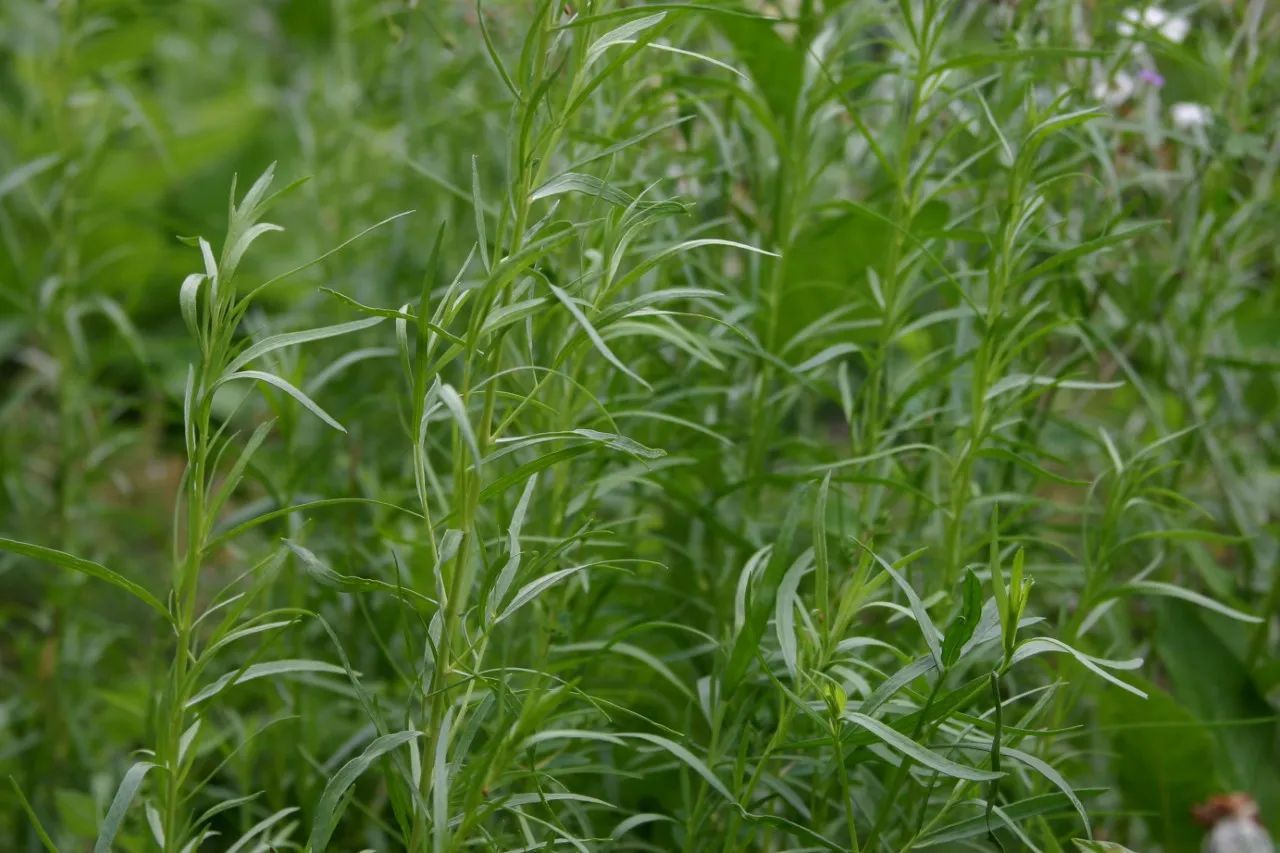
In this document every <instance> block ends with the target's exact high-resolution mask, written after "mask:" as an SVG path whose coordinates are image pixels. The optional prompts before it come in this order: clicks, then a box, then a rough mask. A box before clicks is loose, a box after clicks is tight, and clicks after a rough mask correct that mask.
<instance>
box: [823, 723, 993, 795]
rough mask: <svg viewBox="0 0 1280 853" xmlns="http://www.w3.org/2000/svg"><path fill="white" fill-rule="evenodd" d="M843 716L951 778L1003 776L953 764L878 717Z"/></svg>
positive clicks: (972, 779) (970, 779)
mask: <svg viewBox="0 0 1280 853" xmlns="http://www.w3.org/2000/svg"><path fill="white" fill-rule="evenodd" d="M844 719H845V720H848V721H849V722H851V723H853V724H854V725H855V726H859V727H860V728H863V729H866V730H867V731H868V732H870V733H871V734H873V735H875V736H876V738H877V739H878V740H880V741H881V742H883V743H884V744H885V745H887V746H888V747H889V748H891V749H892V750H894V751H895V752H899V753H901V754H903V755H905V756H908V757H909V758H911V759H912V760H914V761H916V762H917V763H919V764H922V765H924V766H925V767H928V768H929V769H930V770H935V771H937V772H938V773H941V774H942V775H943V776H947V777H950V778H952V779H964V780H965V781H967V782H990V781H991V780H993V779H1000V778H1003V776H1004V774H1003V773H993V772H991V771H990V770H979V769H978V768H976V767H969V766H967V765H964V764H957V763H956V762H954V761H951V760H950V759H946V758H943V757H942V756H941V755H938V754H937V753H936V752H933V751H931V750H929V749H927V748H925V747H924V746H921V745H920V744H918V743H916V742H915V741H914V740H912V739H911V738H909V737H907V736H906V735H904V734H902V733H901V732H899V731H896V730H895V729H892V728H890V727H889V726H886V725H885V724H884V723H882V722H880V721H879V720H874V719H872V718H871V717H868V716H867V715H866V714H860V713H858V712H857V711H846V712H845V714H844Z"/></svg>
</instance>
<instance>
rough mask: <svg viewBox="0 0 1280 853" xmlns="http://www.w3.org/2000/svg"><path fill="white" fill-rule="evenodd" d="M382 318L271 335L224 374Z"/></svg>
mask: <svg viewBox="0 0 1280 853" xmlns="http://www.w3.org/2000/svg"><path fill="white" fill-rule="evenodd" d="M383 319H384V318H382V317H370V318H369V319H367V320H355V321H353V322H350V323H340V324H338V325H336V326H324V327H322V328H319V329H305V330H303V331H299V332H285V333H284V334H281V335H272V336H271V337H269V338H264V339H262V340H260V341H258V342H257V343H256V344H253V345H252V346H250V347H248V348H247V349H245V351H244V352H242V353H240V355H238V356H236V357H235V358H233V359H232V360H231V363H230V364H228V365H227V367H226V372H227V373H234V372H236V371H237V370H239V369H240V368H242V367H244V366H245V365H246V364H248V363H249V362H251V361H253V360H254V359H256V358H261V357H262V356H264V355H266V354H267V353H269V352H274V351H275V350H278V349H283V348H284V347H290V346H294V345H296V344H305V343H310V342H311V341H322V340H324V339H326V338H336V337H338V336H339V335H345V334H348V333H350V332H358V331H360V330H361V329H368V328H369V327H371V326H376V325H378V324H379V323H381V322H382V321H383Z"/></svg>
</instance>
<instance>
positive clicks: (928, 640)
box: [854, 539, 942, 667]
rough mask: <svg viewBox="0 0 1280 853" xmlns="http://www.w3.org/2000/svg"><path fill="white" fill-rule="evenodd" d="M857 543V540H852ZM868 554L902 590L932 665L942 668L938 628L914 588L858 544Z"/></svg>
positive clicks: (882, 560)
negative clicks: (932, 661) (931, 656)
mask: <svg viewBox="0 0 1280 853" xmlns="http://www.w3.org/2000/svg"><path fill="white" fill-rule="evenodd" d="M854 541H855V542H857V541H858V540H856V539H855V540H854ZM858 545H860V546H861V547H862V548H863V549H865V550H866V552H867V553H868V554H870V555H871V557H872V559H874V560H875V561H876V562H877V563H879V564H880V568H882V569H884V571H885V573H886V574H887V575H889V577H890V578H892V579H893V582H894V583H895V584H897V585H898V588H899V589H901V590H902V594H903V595H905V596H906V598H907V603H908V604H909V605H910V606H911V613H912V615H913V616H914V617H915V621H916V625H917V626H918V627H919V628H920V633H922V634H923V635H924V643H925V645H926V646H928V647H929V653H930V654H931V655H933V660H934V663H935V664H936V665H937V666H939V667H941V666H942V644H941V643H939V642H938V628H937V626H935V625H934V624H933V620H932V619H931V618H929V611H928V610H926V609H925V606H924V602H922V601H921V600H920V596H919V595H917V594H916V590H915V587H913V586H912V585H911V584H909V583H907V580H906V578H904V577H903V576H902V575H900V574H898V571H897V569H895V568H894V567H893V566H891V565H889V563H888V562H887V561H886V560H885V559H884V558H883V557H881V556H880V555H879V554H877V553H875V552H874V551H872V550H871V549H870V548H868V547H867V546H866V545H863V544H862V543H861V542H858Z"/></svg>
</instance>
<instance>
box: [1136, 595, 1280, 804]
mask: <svg viewBox="0 0 1280 853" xmlns="http://www.w3.org/2000/svg"><path fill="white" fill-rule="evenodd" d="M1156 614H1157V618H1158V624H1157V630H1156V650H1157V652H1158V653H1159V656H1160V660H1161V662H1162V663H1163V664H1164V666H1165V669H1166V671H1167V672H1168V674H1169V680H1170V683H1171V686H1172V693H1173V695H1174V697H1176V698H1177V699H1178V700H1179V701H1180V702H1181V704H1182V705H1183V707H1185V708H1186V709H1187V710H1189V711H1191V712H1192V713H1193V714H1195V715H1196V717H1197V718H1199V719H1200V720H1201V721H1202V722H1204V723H1220V724H1223V725H1221V726H1219V727H1216V728H1215V729H1214V734H1215V738H1216V741H1217V745H1218V751H1219V752H1220V761H1219V764H1218V766H1219V768H1220V769H1221V771H1222V775H1223V777H1224V781H1225V782H1226V783H1227V784H1228V785H1230V786H1231V787H1232V788H1233V789H1235V790H1242V791H1249V792H1250V793H1251V794H1252V795H1253V798H1254V799H1255V800H1257V802H1258V806H1259V808H1260V809H1261V812H1262V814H1276V813H1277V812H1280V763H1277V761H1276V755H1277V750H1278V749H1280V732H1278V731H1277V724H1276V722H1275V716H1276V714H1275V709H1274V708H1273V707H1272V705H1271V703H1270V702H1268V701H1267V698H1266V697H1265V696H1264V695H1263V694H1262V692H1261V691H1260V690H1259V689H1258V686H1257V684H1256V682H1255V681H1254V677H1253V674H1252V673H1251V671H1250V669H1249V667H1247V666H1246V665H1245V663H1244V659H1245V658H1244V655H1245V649H1246V643H1247V638H1248V634H1249V631H1248V630H1247V629H1246V628H1245V626H1243V625H1241V624H1240V623H1239V622H1231V621H1227V620H1225V619H1223V618H1222V617H1221V616H1218V615H1217V614H1215V613H1212V612H1208V611H1205V610H1201V609H1198V608H1196V607H1194V606H1193V605H1192V604H1190V603H1188V602H1185V601H1180V600H1178V599H1175V598H1160V599H1158V604H1157V608H1156ZM1264 718H1265V719H1269V720H1270V722H1267V723H1262V724H1257V723H1256V722H1255V723H1250V724H1247V725H1243V724H1237V725H1232V723H1235V722H1237V721H1241V720H1251V721H1257V720H1259V719H1264Z"/></svg>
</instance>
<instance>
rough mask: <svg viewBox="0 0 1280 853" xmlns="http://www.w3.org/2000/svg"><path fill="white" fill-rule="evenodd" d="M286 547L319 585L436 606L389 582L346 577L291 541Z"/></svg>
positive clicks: (413, 592)
mask: <svg viewBox="0 0 1280 853" xmlns="http://www.w3.org/2000/svg"><path fill="white" fill-rule="evenodd" d="M281 541H283V542H284V544H285V547H286V548H288V549H289V550H290V551H292V552H293V553H294V555H295V556H297V558H298V559H299V560H301V561H302V567H303V569H304V570H305V571H306V572H307V574H308V575H310V576H311V578H312V579H314V580H315V581H316V582H317V583H319V584H322V585H324V586H327V587H331V588H333V589H340V590H342V591H343V592H385V593H390V594H391V595H394V596H396V597H408V598H413V599H416V600H417V601H420V602H422V603H424V604H429V605H434V604H435V603H436V601H435V599H432V598H429V597H427V596H425V595H423V594H422V593H420V592H417V591H415V590H413V589H410V588H409V587H406V586H397V585H396V584H393V583H388V582H387V581H380V580H375V579H372V578H362V577H355V576H352V575H344V574H342V573H341V572H338V571H335V570H334V569H332V568H330V567H329V565H328V564H327V563H325V562H324V561H323V560H321V559H320V558H319V557H317V556H316V555H315V554H314V553H312V551H311V550H310V549H308V548H304V547H303V546H301V545H299V544H298V543H296V542H294V541H292V540H290V539H284V540H281Z"/></svg>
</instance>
